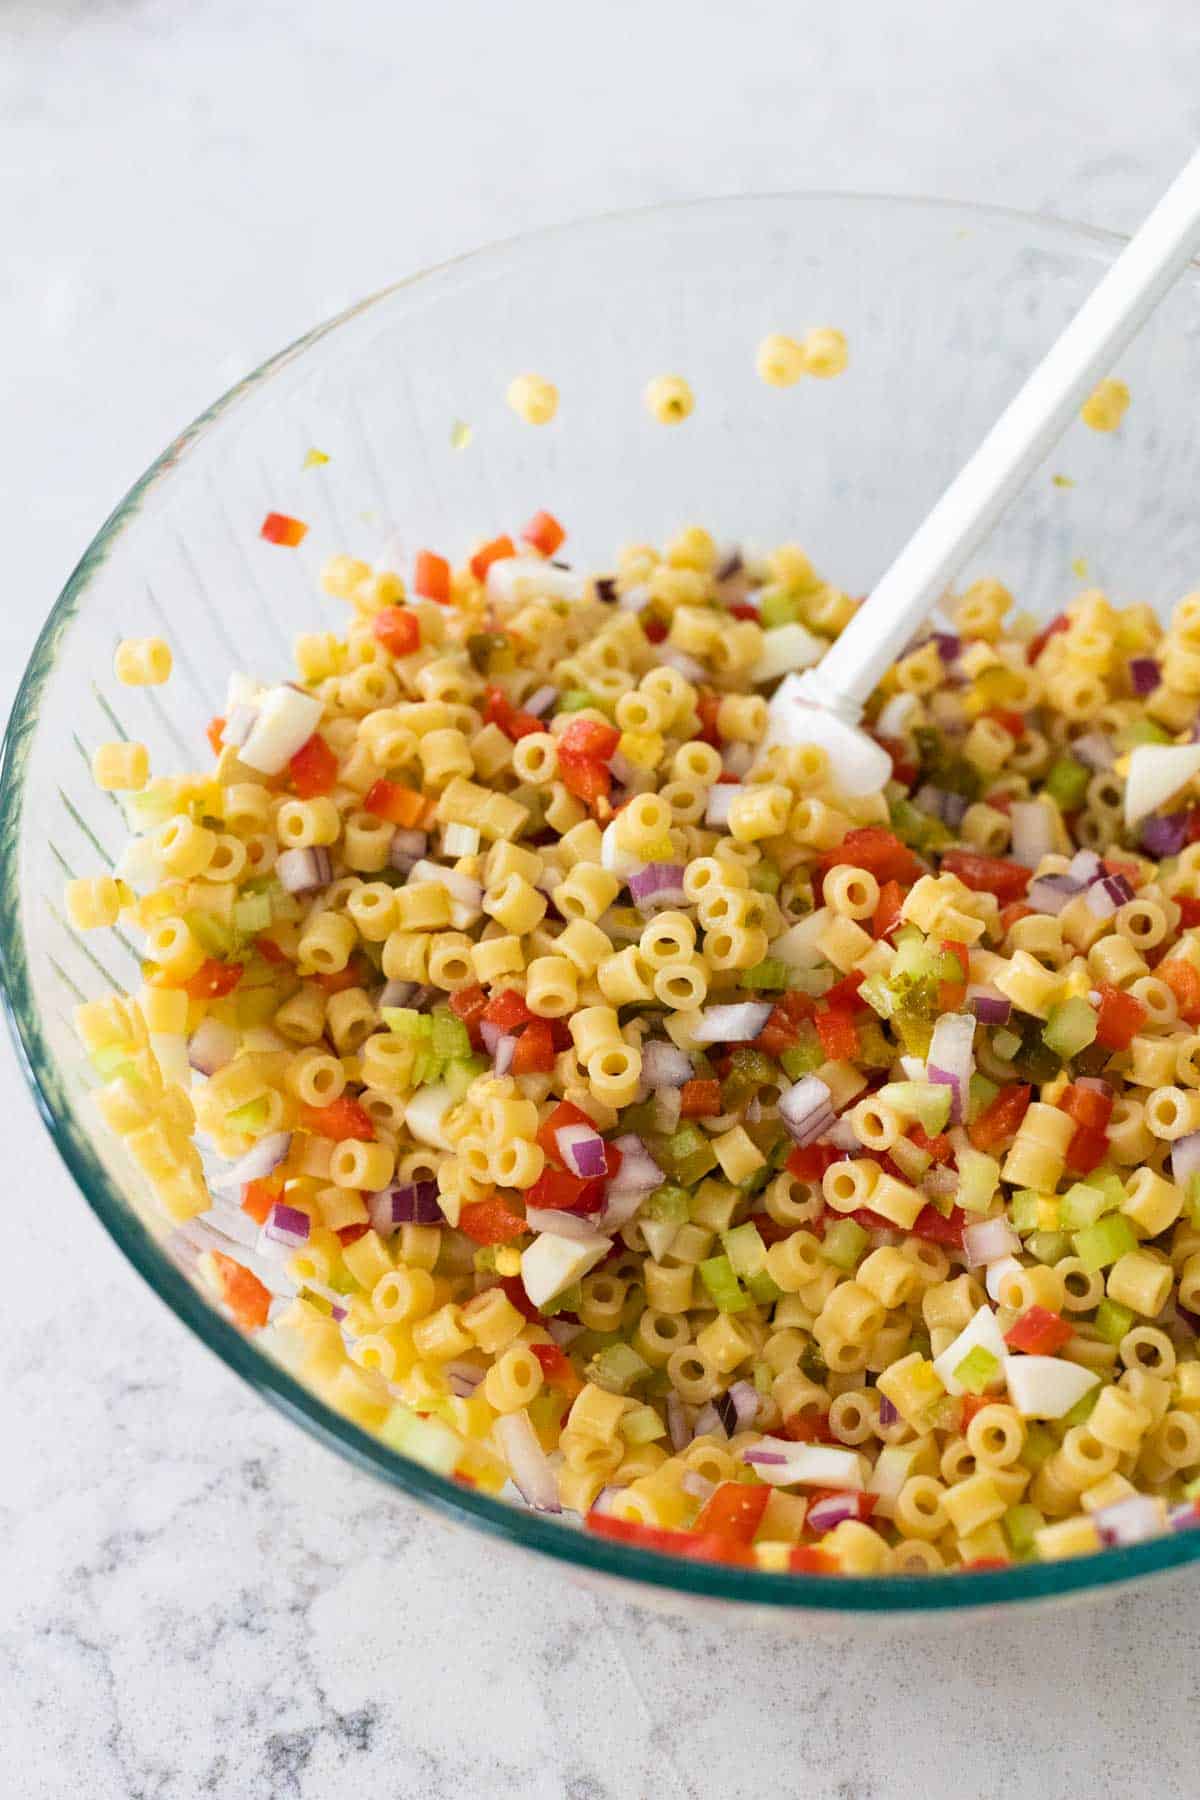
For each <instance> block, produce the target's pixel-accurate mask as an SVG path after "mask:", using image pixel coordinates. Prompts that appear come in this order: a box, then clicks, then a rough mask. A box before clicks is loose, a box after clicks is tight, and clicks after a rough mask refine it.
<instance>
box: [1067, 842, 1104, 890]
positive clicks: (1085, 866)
mask: <svg viewBox="0 0 1200 1800" xmlns="http://www.w3.org/2000/svg"><path fill="white" fill-rule="evenodd" d="M1066 873H1067V874H1068V875H1069V876H1070V877H1071V879H1072V881H1077V882H1078V883H1079V885H1080V887H1081V888H1084V887H1088V886H1089V885H1090V884H1091V883H1092V882H1093V881H1099V879H1100V877H1101V876H1102V875H1103V873H1104V865H1103V863H1102V862H1101V861H1100V858H1099V857H1098V856H1097V855H1096V852H1095V851H1094V850H1077V851H1076V852H1075V854H1074V856H1073V857H1072V858H1071V860H1070V862H1069V863H1068V864H1067V867H1066Z"/></svg>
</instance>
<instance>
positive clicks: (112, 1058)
mask: <svg viewBox="0 0 1200 1800" xmlns="http://www.w3.org/2000/svg"><path fill="white" fill-rule="evenodd" d="M130 1053H131V1052H130V1046H129V1045H128V1044H105V1045H104V1046H103V1048H102V1049H100V1050H93V1051H92V1053H91V1057H90V1059H89V1060H90V1061H91V1065H92V1067H93V1069H95V1071H96V1073H97V1075H103V1077H104V1079H105V1081H111V1080H112V1079H113V1078H114V1076H117V1075H120V1074H123V1073H125V1072H126V1065H128V1067H129V1068H130V1069H132V1066H133V1065H132V1064H131V1063H130V1062H129V1058H130Z"/></svg>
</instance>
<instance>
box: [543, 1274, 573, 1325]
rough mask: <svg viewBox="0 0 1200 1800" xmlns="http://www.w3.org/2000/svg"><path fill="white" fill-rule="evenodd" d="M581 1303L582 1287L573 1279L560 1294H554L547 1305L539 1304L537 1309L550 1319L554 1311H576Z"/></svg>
mask: <svg viewBox="0 0 1200 1800" xmlns="http://www.w3.org/2000/svg"><path fill="white" fill-rule="evenodd" d="M582 1305H583V1289H582V1288H581V1287H580V1285H579V1283H578V1282H577V1281H573V1282H572V1283H571V1285H570V1287H568V1288H564V1289H563V1291H562V1293H561V1294H555V1296H554V1298H553V1300H551V1301H550V1303H549V1305H548V1306H539V1307H538V1311H539V1312H540V1313H542V1314H543V1315H544V1316H545V1317H546V1318H548V1319H552V1318H553V1317H554V1316H555V1314H556V1313H577V1312H578V1311H579V1308H580V1307H581V1306H582Z"/></svg>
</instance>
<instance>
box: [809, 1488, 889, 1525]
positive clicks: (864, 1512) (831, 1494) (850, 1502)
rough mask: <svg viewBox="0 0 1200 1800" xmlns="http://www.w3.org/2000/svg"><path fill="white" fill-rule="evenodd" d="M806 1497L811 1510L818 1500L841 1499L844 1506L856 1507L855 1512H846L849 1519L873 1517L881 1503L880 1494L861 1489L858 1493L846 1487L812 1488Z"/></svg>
mask: <svg viewBox="0 0 1200 1800" xmlns="http://www.w3.org/2000/svg"><path fill="white" fill-rule="evenodd" d="M805 1498H806V1500H807V1501H808V1505H809V1510H810V1511H811V1510H812V1508H813V1507H814V1506H815V1505H816V1503H817V1501H818V1500H840V1501H841V1502H842V1504H843V1505H844V1506H852V1507H853V1508H854V1510H853V1512H848V1513H847V1514H846V1517H847V1518H848V1519H862V1520H864V1521H865V1520H867V1519H869V1518H870V1517H871V1515H872V1513H873V1512H874V1511H875V1508H876V1507H877V1506H878V1504H879V1495H878V1494H868V1493H866V1492H865V1491H861V1490H860V1491H859V1492H858V1493H847V1492H846V1490H845V1488H810V1489H809V1491H808V1493H807V1494H806V1495H805Z"/></svg>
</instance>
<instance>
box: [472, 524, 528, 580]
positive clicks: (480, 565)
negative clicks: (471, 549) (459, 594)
mask: <svg viewBox="0 0 1200 1800" xmlns="http://www.w3.org/2000/svg"><path fill="white" fill-rule="evenodd" d="M516 554H517V547H516V545H515V544H514V543H513V541H512V539H511V538H510V537H509V536H507V534H502V535H501V536H500V537H495V538H492V539H490V541H489V542H488V543H486V544H481V545H480V547H479V549H478V550H477V551H476V552H475V554H474V556H473V557H472V558H471V573H472V575H474V577H475V579H476V581H482V580H483V579H484V577H485V576H486V574H487V572H488V570H489V569H490V568H491V566H492V564H493V563H495V562H503V561H504V559H505V558H506V557H508V556H515V555H516Z"/></svg>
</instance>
